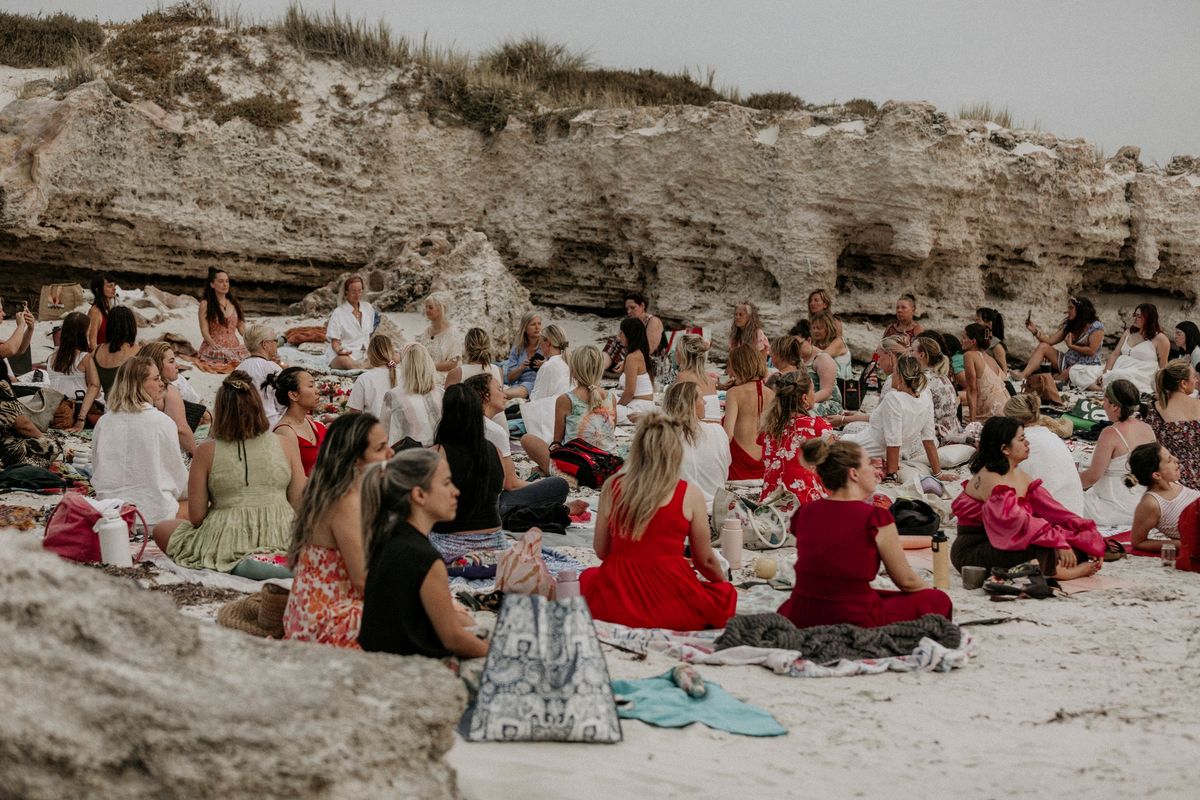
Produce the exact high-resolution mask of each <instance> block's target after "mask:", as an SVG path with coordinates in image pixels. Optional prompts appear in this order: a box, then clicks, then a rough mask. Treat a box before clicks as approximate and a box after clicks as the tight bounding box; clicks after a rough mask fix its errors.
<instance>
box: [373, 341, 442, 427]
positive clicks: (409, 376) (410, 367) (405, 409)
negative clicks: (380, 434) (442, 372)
mask: <svg viewBox="0 0 1200 800" xmlns="http://www.w3.org/2000/svg"><path fill="white" fill-rule="evenodd" d="M400 376H401V377H400V382H399V383H397V384H396V387H395V388H394V389H389V390H388V391H387V394H385V395H384V396H383V408H382V409H381V414H380V417H379V419H380V422H382V424H383V425H384V427H386V428H387V440H388V442H389V443H390V444H391V445H392V447H393V449H396V450H399V449H402V448H401V447H399V446H398V445H400V444H402V443H403V442H404V440H405V439H410V440H412V441H413V442H416V443H418V444H419V445H420V446H421V447H429V446H430V445H431V444H433V439H434V436H435V434H436V433H437V427H438V423H439V422H440V421H441V419H442V397H443V396H444V395H445V392H446V390H445V389H444V388H443V387H441V386H439V385H438V383H437V366H436V365H435V364H434V363H433V357H432V356H430V355H429V351H428V350H426V349H425V347H424V345H419V344H413V345H409V346H408V347H407V348H405V350H404V352H403V353H402V354H401V356H400ZM410 444H411V442H410Z"/></svg>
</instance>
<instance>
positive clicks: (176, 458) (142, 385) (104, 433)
mask: <svg viewBox="0 0 1200 800" xmlns="http://www.w3.org/2000/svg"><path fill="white" fill-rule="evenodd" d="M163 387H164V381H163V379H162V374H161V373H160V372H159V371H158V367H157V366H155V363H154V360H153V359H151V358H148V357H146V356H134V357H133V358H131V359H129V360H128V361H126V362H125V363H124V364H122V365H121V366H120V367H119V368H118V369H117V378H116V380H115V381H114V382H113V388H112V391H111V392H110V393H109V397H108V412H107V413H106V414H105V415H104V416H102V417H101V418H100V420H99V421H98V422H97V423H96V429H95V431H94V432H93V434H92V446H93V454H92V487H93V488H94V489H95V490H96V498H97V499H98V500H109V499H112V498H120V499H121V500H125V501H127V502H130V503H133V504H134V505H136V506H137V507H138V510H139V511H141V512H142V516H144V517H145V518H146V522H147V523H149V524H151V525H156V524H158V523H159V522H162V521H163V520H169V519H174V518H175V516H176V515H177V514H178V513H179V498H180V497H181V496H183V494H184V490H185V489H186V488H187V469H186V468H185V467H184V465H183V457H182V456H181V455H180V452H179V440H178V438H177V430H176V425H175V422H174V421H173V420H172V419H171V418H170V417H169V416H167V415H166V414H164V413H163V412H162V411H160V410H158V409H157V408H155V405H156V404H158V403H161V402H162V399H163ZM189 432H190V431H189Z"/></svg>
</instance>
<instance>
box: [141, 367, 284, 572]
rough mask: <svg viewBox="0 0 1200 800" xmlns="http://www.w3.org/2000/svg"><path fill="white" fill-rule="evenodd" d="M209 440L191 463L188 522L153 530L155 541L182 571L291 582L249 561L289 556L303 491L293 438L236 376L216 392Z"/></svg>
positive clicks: (244, 377)
mask: <svg viewBox="0 0 1200 800" xmlns="http://www.w3.org/2000/svg"><path fill="white" fill-rule="evenodd" d="M210 435H211V437H212V438H211V439H209V440H208V441H206V442H203V443H201V444H200V446H199V447H197V448H196V456H195V458H193V459H192V469H191V473H190V475H189V477H188V518H187V519H186V520H168V521H166V522H161V523H159V524H158V525H156V526H154V540H155V541H156V542H158V546H159V547H161V548H162V549H163V551H164V552H165V553H166V554H167V555H168V556H170V557H171V559H172V560H173V561H174V562H175V563H176V564H179V565H180V566H183V567H189V568H191V569H215V570H218V571H220V572H233V573H234V574H235V575H242V576H243V577H249V578H261V577H276V576H283V575H287V574H288V572H287V570H285V569H282V568H278V569H276V568H273V567H272V565H264V564H261V563H258V562H256V561H255V560H254V559H249V560H247V561H245V562H243V559H246V557H247V556H250V555H255V554H262V553H265V554H279V553H286V552H287V549H288V545H289V544H290V542H291V540H292V522H293V520H294V518H295V510H294V509H295V507H296V506H297V505H298V504H299V502H300V495H301V493H302V492H303V491H304V467H303V465H301V463H300V450H299V449H298V448H297V447H296V443H295V440H294V438H293V439H285V438H284V437H283V436H280V435H279V434H274V433H271V432H270V430H269V429H268V428H267V416H266V414H264V413H263V410H262V401H261V400H260V399H259V396H258V391H257V390H256V389H255V388H254V385H253V384H252V383H251V382H250V376H249V375H247V374H246V373H244V372H239V371H237V370H235V371H233V372H231V373H229V375H228V376H227V377H226V378H225V380H224V381H223V382H222V383H221V387H220V388H219V389H217V398H216V401H215V403H214V404H213V422H212V429H211V432H210ZM268 567H272V568H269V569H268ZM264 570H265V571H264Z"/></svg>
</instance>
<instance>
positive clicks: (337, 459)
mask: <svg viewBox="0 0 1200 800" xmlns="http://www.w3.org/2000/svg"><path fill="white" fill-rule="evenodd" d="M391 456H392V450H391V448H390V447H388V442H387V432H386V431H384V429H383V426H382V425H380V424H379V420H377V419H376V418H375V417H374V416H372V415H371V414H368V413H363V414H346V415H344V416H342V417H339V418H338V419H337V420H335V421H334V423H333V424H332V425H330V426H329V432H328V434H327V435H326V439H325V444H324V447H323V448H322V450H321V454H320V456H319V457H318V459H317V464H316V467H315V468H314V469H313V471H312V474H311V475H310V476H309V479H308V484H307V485H306V486H305V487H304V498H303V499H302V500H301V501H300V510H299V512H297V514H296V525H295V528H294V529H293V532H292V546H291V550H290V552H289V554H288V561H289V563H290V566H291V567H292V569H293V570H295V578H294V580H293V581H292V593H291V596H290V597H289V598H288V604H287V609H286V610H285V611H284V614H283V630H284V638H287V639H299V640H301V641H308V642H322V643H324V644H331V645H334V646H335V647H349V648H354V649H358V647H359V644H358V628H359V624H360V623H361V622H362V603H363V594H362V593H363V585H364V583H365V581H366V565H365V563H364V559H363V549H362V516H361V514H360V511H359V483H360V481H361V479H362V473H363V470H364V469H366V467H367V466H368V465H369V464H372V463H374V462H376V461H386V460H387V459H389V458H391Z"/></svg>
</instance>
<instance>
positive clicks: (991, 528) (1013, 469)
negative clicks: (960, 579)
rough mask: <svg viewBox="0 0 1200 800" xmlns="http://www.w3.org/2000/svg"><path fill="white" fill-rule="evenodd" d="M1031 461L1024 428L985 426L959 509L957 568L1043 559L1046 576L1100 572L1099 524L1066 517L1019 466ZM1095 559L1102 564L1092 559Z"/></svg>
mask: <svg viewBox="0 0 1200 800" xmlns="http://www.w3.org/2000/svg"><path fill="white" fill-rule="evenodd" d="M1028 457H1029V442H1028V441H1027V440H1026V439H1025V430H1024V428H1022V427H1021V423H1019V422H1017V421H1016V420H1015V419H1012V418H1011V417H992V418H991V419H989V420H988V421H987V422H985V423H984V425H983V433H982V434H981V435H980V439H979V451H978V452H977V453H976V454H975V457H974V458H973V459H971V467H970V469H971V473H972V478H971V479H970V480H968V481H963V491H962V493H961V494H959V496H958V497H956V498H954V503H953V504H952V506H951V507H952V508H953V510H954V515H955V516H956V517H957V518H958V536H957V537H955V539H954V545H953V546H952V547H951V548H950V563H952V564H953V565H954V568H955V569H958V570H961V569H962V568H963V567H986V568H988V569H991V568H992V567H1006V568H1007V567H1015V566H1016V565H1018V564H1023V563H1025V562H1026V561H1031V560H1034V559H1037V561H1038V562H1039V563H1040V564H1041V567H1042V574H1043V575H1045V576H1047V577H1050V578H1057V579H1058V580H1063V581H1065V580H1071V579H1073V578H1082V577H1085V576H1088V575H1092V574H1094V573H1095V572H1096V571H1097V570H1098V569H1100V563H1101V562H1100V560H1099V559H1100V557H1101V556H1103V555H1104V540H1103V539H1102V538H1101V537H1100V532H1099V531H1097V530H1096V523H1095V522H1092V521H1091V520H1090V519H1084V518H1083V517H1080V516H1078V515H1077V514H1072V513H1071V512H1070V511H1067V510H1066V509H1065V508H1063V507H1062V505H1060V504H1059V502H1058V501H1057V500H1055V499H1054V498H1053V497H1051V496H1050V493H1049V492H1048V491H1046V488H1045V487H1044V486H1043V485H1042V482H1041V481H1039V480H1034V479H1032V478H1030V477H1029V475H1028V474H1026V472H1025V471H1024V470H1023V469H1021V467H1020V464H1021V462H1023V461H1024V460H1025V459H1026V458H1028ZM1089 559H1095V560H1089Z"/></svg>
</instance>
